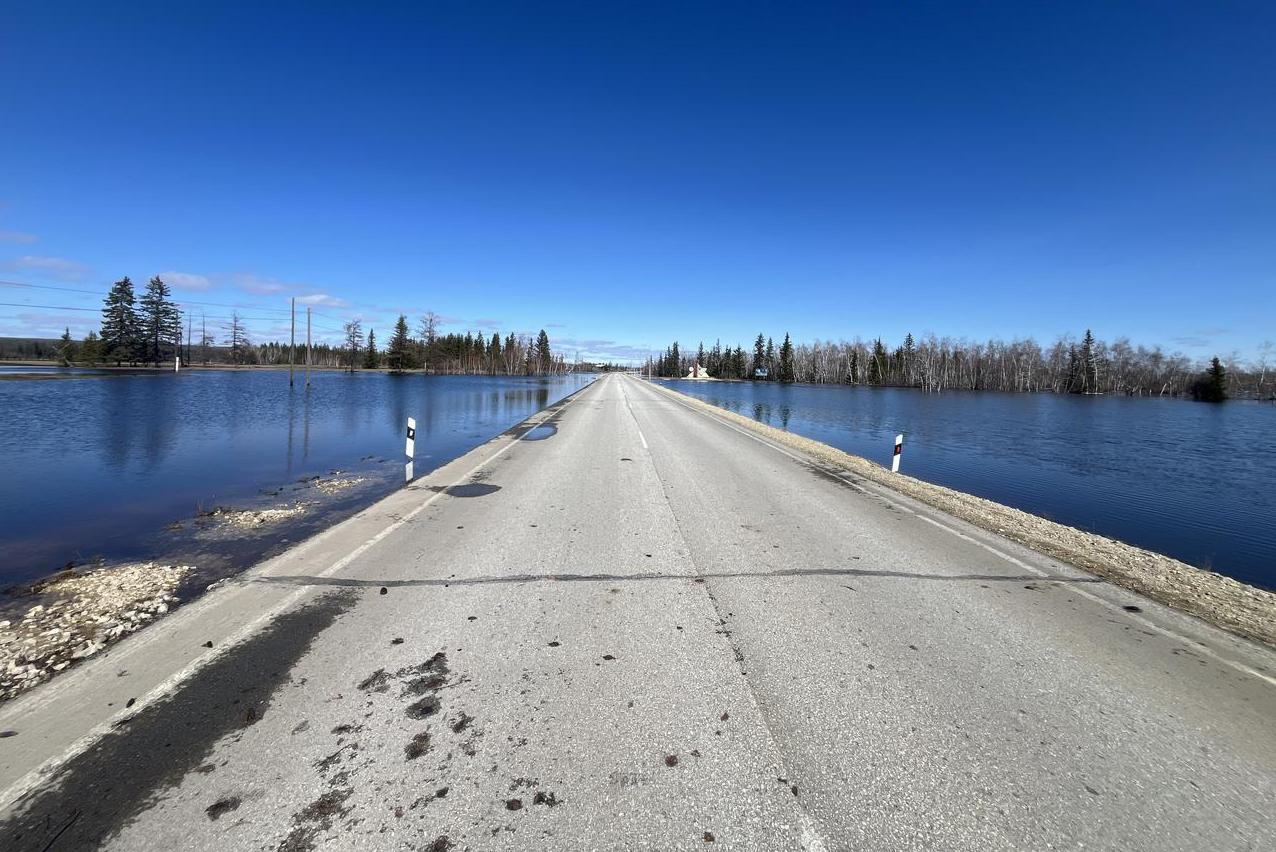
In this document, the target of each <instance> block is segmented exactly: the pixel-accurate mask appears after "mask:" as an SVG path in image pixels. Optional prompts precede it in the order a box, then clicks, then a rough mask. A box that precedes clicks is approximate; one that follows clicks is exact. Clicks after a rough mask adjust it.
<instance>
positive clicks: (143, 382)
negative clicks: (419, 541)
mask: <svg viewBox="0 0 1276 852" xmlns="http://www.w3.org/2000/svg"><path fill="white" fill-rule="evenodd" d="M54 378H56V379H58V380H57V381H51V380H50V379H54ZM593 378H594V377H593V376H589V375H568V376H555V377H488V376H422V375H405V376H391V375H386V374H384V373H375V372H366V373H365V372H358V373H354V374H353V375H352V374H348V373H340V372H331V371H322V372H321V371H316V372H315V373H314V374H313V376H312V384H311V386H310V388H309V389H307V388H306V387H304V379H303V376H302V374H301V373H300V372H298V374H297V385H296V386H295V387H293V388H289V386H288V373H287V371H280V370H191V371H183V372H182V373H177V374H175V373H173V372H171V371H163V370H147V371H111V370H59V369H57V368H48V367H44V368H31V367H0V379H3V381H0V583H3V582H14V581H25V580H31V579H34V578H37V577H41V576H44V575H47V574H50V573H52V572H54V571H56V570H58V569H60V568H62V567H64V566H66V565H67V564H68V563H75V564H84V563H86V562H88V561H90V560H93V559H95V558H99V557H100V558H103V559H105V560H107V561H110V562H115V561H122V560H132V559H149V558H154V557H157V556H159V557H165V558H173V559H191V560H195V559H200V560H201V561H209V560H211V561H214V562H217V563H218V566H217V567H218V570H217V571H216V572H214V573H221V574H225V573H230V572H231V571H232V570H233V569H235V568H242V567H243V565H244V564H247V563H250V562H252V561H255V560H256V559H257V558H260V557H262V556H264V555H268V553H270V552H275V551H277V550H278V549H281V546H282V545H286V544H287V542H288V540H289V538H291V539H292V540H294V541H295V540H298V539H300V538H302V537H304V536H305V535H308V534H310V533H313V532H315V531H317V530H318V529H322V528H323V527H324V526H326V525H328V524H330V523H332V522H333V521H334V520H336V518H337V517H340V516H343V515H349V514H351V513H352V512H354V511H356V510H357V509H359V508H361V507H362V506H365V505H368V504H369V503H371V502H372V501H374V500H375V499H378V498H380V497H382V496H384V495H385V494H388V493H389V492H390V491H391V490H393V489H394V488H397V487H399V486H400V485H401V484H402V480H403V462H404V461H405V458H404V437H405V427H406V422H407V418H408V417H414V418H416V422H417V435H416V456H415V471H414V472H415V474H416V475H417V476H421V475H422V474H425V473H428V472H429V471H431V470H433V469H435V468H437V467H439V466H441V465H442V464H445V463H446V462H448V461H450V460H452V459H454V458H456V457H458V456H460V455H463V454H464V453H465V452H467V451H469V450H470V449H472V448H474V447H476V446H478V445H479V444H481V443H483V442H484V441H486V440H488V439H489V438H491V437H493V436H495V435H497V434H499V433H501V432H503V431H504V430H506V429H508V428H509V427H511V426H513V425H514V424H516V423H518V422H519V421H521V420H523V419H524V418H526V417H528V416H529V415H531V414H533V413H535V412H536V411H539V410H540V409H542V408H544V407H546V406H548V405H552V404H553V403H555V402H557V401H558V400H560V399H562V398H563V397H565V396H567V395H568V394H570V393H572V392H573V391H575V390H577V389H579V388H581V387H583V386H584V385H586V384H588V383H589V382H590V381H592V379H593ZM334 471H336V472H337V473H334ZM317 476H318V477H323V478H325V479H333V478H337V479H347V480H351V479H361V480H362V482H361V483H359V485H358V486H357V487H353V488H351V489H350V490H349V491H347V492H342V493H340V494H338V495H336V496H328V495H324V494H322V493H320V492H319V491H317V490H316V489H315V488H314V487H313V486H312V484H311V483H313V479H312V478H313V477H317ZM298 502H302V503H308V504H310V505H311V506H312V507H313V508H311V509H309V510H308V511H307V512H306V514H305V518H304V519H303V520H302V521H300V522H297V523H291V524H288V525H287V527H286V529H281V528H280V527H278V526H271V527H268V528H263V529H261V530H258V531H256V533H255V535H249V536H247V537H246V538H247V540H246V541H234V542H232V541H210V537H209V531H208V530H203V529H198V528H197V526H198V524H197V523H195V522H194V521H193V520H192V519H194V518H195V516H196V515H197V513H199V512H201V511H205V512H206V511H208V510H211V509H213V508H215V507H219V506H226V507H232V508H236V509H238V508H254V509H260V508H269V507H272V506H281V505H295V504H296V503H298ZM241 538H242V537H241ZM210 554H212V555H210ZM232 563H233V564H232Z"/></svg>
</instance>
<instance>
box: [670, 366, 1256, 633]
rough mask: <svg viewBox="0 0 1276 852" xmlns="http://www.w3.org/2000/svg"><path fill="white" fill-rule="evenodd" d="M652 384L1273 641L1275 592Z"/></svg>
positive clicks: (855, 472)
mask: <svg viewBox="0 0 1276 852" xmlns="http://www.w3.org/2000/svg"><path fill="white" fill-rule="evenodd" d="M651 386H652V387H653V388H655V389H656V390H658V391H660V392H661V393H664V394H667V395H669V396H672V397H674V398H676V399H678V400H679V401H681V402H683V403H685V404H687V405H689V406H692V407H693V408H696V409H699V410H701V411H704V412H706V413H709V414H712V415H713V416H715V417H718V418H720V419H722V420H725V421H728V422H730V423H732V424H735V425H737V426H740V427H743V428H745V429H748V430H750V431H751V432H755V433H757V434H759V435H762V436H763V437H765V438H767V439H769V440H771V441H774V442H775V443H777V444H780V445H781V446H784V447H786V448H788V449H792V450H796V451H798V452H800V453H803V454H805V455H807V456H809V457H810V458H812V459H814V460H816V461H818V462H820V463H822V464H825V465H829V466H831V467H833V468H836V469H837V470H840V471H843V472H845V473H847V474H849V475H850V476H851V477H854V478H858V479H861V480H867V481H869V482H873V483H876V484H878V485H882V486H885V487H887V488H889V489H891V490H893V491H896V492H898V493H900V494H903V495H905V496H907V497H911V498H912V499H914V500H918V501H920V502H922V503H925V504H926V505H928V506H931V507H933V508H935V509H939V510H940V511H942V512H946V513H948V514H950V515H953V516H954V517H957V518H960V519H962V520H964V521H966V522H968V523H971V524H974V525H975V526H977V527H979V528H981V529H984V530H987V531H989V532H992V533H996V534H997V535H1000V536H1003V537H1005V538H1008V539H1010V540H1011V541H1015V542H1018V543H1019V544H1022V545H1024V546H1026V547H1029V548H1031V549H1033V550H1035V551H1037V552H1038V553H1043V554H1045V555H1047V556H1050V557H1052V558H1054V559H1058V560H1059V561H1061V562H1066V563H1068V564H1069V565H1074V566H1076V567H1077V568H1080V569H1082V570H1084V571H1088V572H1090V573H1091V574H1094V575H1096V576H1099V577H1102V578H1103V579H1105V580H1107V581H1109V582H1111V583H1114V584H1116V585H1118V586H1121V587H1123V588H1126V589H1129V590H1130V591H1133V592H1137V593H1139V594H1141V595H1144V596H1146V597H1149V598H1151V599H1152V600H1155V601H1157V602H1159V603H1162V604H1165V605H1167V606H1171V607H1174V608H1175V609H1177V610H1179V611H1181V612H1185V613H1188V614H1189V615H1192V616H1195V617H1197V618H1200V619H1202V620H1203V621H1206V622H1208V623H1210V624H1213V625H1215V626H1217V627H1221V628H1223V629H1224V630H1228V631H1230V632H1232V633H1235V634H1236V635H1238V636H1241V637H1244V638H1246V639H1250V640H1254V641H1258V642H1262V643H1264V644H1266V645H1269V646H1272V647H1276V594H1273V593H1272V592H1268V591H1265V590H1263V589H1259V588H1255V587H1254V586H1250V585H1247V584H1245V583H1241V582H1239V581H1237V580H1233V579H1232V578H1230V577H1225V576H1223V575H1221V574H1215V573H1213V572H1211V571H1206V570H1204V569H1201V568H1195V567H1193V566H1191V565H1188V564H1187V563H1185V562H1180V561H1178V560H1177V559H1173V558H1171V557H1169V556H1164V555H1162V554H1159V553H1154V552H1152V551H1150V550H1144V549H1143V548H1139V547H1134V546H1133V545H1129V544H1126V543H1124V542H1121V541H1117V540H1116V539H1111V538H1107V537H1105V536H1101V535H1097V534H1095V533H1091V532H1086V531H1084V530H1079V529H1076V528H1075V527H1069V526H1066V525H1064V524H1060V523H1056V522H1054V521H1049V520H1046V519H1045V518H1041V517H1038V516H1036V515H1033V514H1030V513H1028V512H1024V511H1021V510H1019V509H1014V508H1011V507H1010V506H1004V505H1002V504H1000V503H995V502H993V501H991V500H985V499H984V498H982V497H976V496H974V495H973V494H966V493H964V492H961V491H956V490H953V489H951V488H945V487H944V486H942V485H934V484H932V483H929V482H924V481H922V480H920V479H915V478H913V477H911V476H907V475H905V474H897V473H891V472H890V471H889V470H887V469H886V468H884V467H882V466H880V465H878V464H876V463H874V462H871V461H869V460H868V459H865V458H862V457H860V456H855V455H851V454H850V453H846V452H843V451H842V450H839V449H836V448H834V447H831V446H829V445H828V444H824V443H821V442H819V441H815V440H812V439H810V438H804V437H802V436H801V435H795V434H794V433H792V432H786V431H784V430H782V429H777V428H775V427H774V426H768V425H766V424H763V423H758V422H757V421H755V420H751V419H749V418H748V417H744V416H742V415H739V414H736V413H734V412H731V411H727V410H726V409H723V408H719V407H717V406H715V405H710V404H709V403H707V402H704V401H702V400H699V399H696V398H694V397H690V396H687V395H686V394H682V393H678V392H677V391H674V390H672V389H670V388H667V387H664V386H662V385H660V384H656V383H652V384H651Z"/></svg>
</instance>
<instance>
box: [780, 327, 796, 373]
mask: <svg viewBox="0 0 1276 852" xmlns="http://www.w3.org/2000/svg"><path fill="white" fill-rule="evenodd" d="M794 380H795V374H794V370H793V343H792V342H791V341H790V340H789V333H788V332H787V331H786V332H785V333H784V342H783V343H782V344H780V381H782V382H793V381H794Z"/></svg>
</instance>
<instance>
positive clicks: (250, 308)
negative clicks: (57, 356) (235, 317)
mask: <svg viewBox="0 0 1276 852" xmlns="http://www.w3.org/2000/svg"><path fill="white" fill-rule="evenodd" d="M0 286H4V287H27V288H30V289H33V290H57V291H58V292H60V293H84V294H85V295H89V296H102V293H101V291H98V290H83V289H81V288H79V287H55V286H53V285H52V284H26V283H24V282H22V281H0ZM173 301H174V302H176V303H177V304H179V305H207V306H208V307H213V308H238V309H240V310H246V311H271V312H277V313H281V314H286V313H288V310H287V309H286V308H267V307H264V306H262V305H236V304H231V303H228V302H201V301H196V300H194V299H174V300H173Z"/></svg>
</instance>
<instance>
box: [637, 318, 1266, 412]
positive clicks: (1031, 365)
mask: <svg viewBox="0 0 1276 852" xmlns="http://www.w3.org/2000/svg"><path fill="white" fill-rule="evenodd" d="M1271 348H1272V347H1271V345H1270V344H1265V345H1264V346H1263V348H1262V349H1261V350H1260V354H1259V357H1258V358H1257V359H1255V360H1254V362H1252V363H1248V364H1246V363H1243V362H1241V361H1239V360H1238V359H1236V358H1229V359H1226V360H1220V359H1217V358H1215V359H1213V360H1212V361H1211V363H1210V364H1209V365H1202V364H1199V363H1193V362H1192V361H1191V360H1190V359H1189V358H1187V357H1186V356H1185V355H1182V354H1180V353H1174V354H1169V355H1167V354H1166V353H1164V352H1163V351H1162V350H1161V349H1160V348H1159V347H1153V348H1151V349H1149V348H1147V347H1144V346H1133V345H1131V343H1130V341H1129V340H1127V339H1125V338H1119V339H1118V340H1116V341H1114V342H1113V343H1110V344H1109V343H1105V342H1104V341H1101V340H1098V339H1096V338H1095V337H1094V335H1093V334H1091V333H1090V332H1089V331H1088V330H1087V331H1086V333H1085V335H1084V337H1083V338H1082V340H1081V342H1080V343H1078V342H1076V341H1075V340H1073V339H1071V338H1068V337H1061V338H1059V339H1058V340H1056V341H1055V342H1054V343H1053V344H1051V345H1050V346H1046V347H1043V346H1041V345H1039V344H1038V343H1037V342H1036V341H1034V340H1032V339H1030V338H1029V339H1023V340H1014V341H1010V342H1006V341H999V340H990V341H988V342H986V343H975V342H970V341H966V340H954V339H953V338H949V337H943V338H939V337H936V336H934V335H929V336H927V337H925V338H923V339H920V340H918V339H915V338H914V337H913V335H911V334H909V335H907V336H906V337H905V338H904V340H903V342H902V343H900V344H899V345H898V346H895V347H888V346H887V345H886V344H885V343H884V342H883V341H882V340H881V339H877V340H873V341H870V342H865V341H863V340H860V339H856V340H854V341H852V342H847V341H838V342H833V341H818V340H817V341H815V342H813V343H809V344H807V343H802V344H796V345H793V344H791V343H790V341H789V337H788V335H787V334H786V335H785V337H784V342H783V343H782V344H781V345H780V346H778V347H777V346H776V345H775V344H774V342H773V341H772V339H770V338H767V337H766V336H765V335H762V334H759V335H758V337H757V339H756V340H755V341H754V345H753V351H752V352H747V351H745V350H744V349H743V348H742V347H740V346H735V347H730V346H728V347H725V348H724V347H723V346H722V345H721V343H720V342H718V343H715V344H714V345H713V346H712V347H711V348H709V349H705V346H704V344H703V343H701V344H700V346H699V348H698V349H697V350H696V351H695V352H686V351H684V350H681V349H680V348H679V346H678V344H677V343H674V344H673V345H672V346H670V347H669V348H668V349H666V350H665V352H664V354H663V356H661V357H659V358H654V359H650V360H648V362H647V364H646V367H645V369H646V371H648V372H649V373H652V374H654V375H657V376H666V377H675V376H676V377H681V376H685V375H687V374H688V373H689V372H690V371H691V369H692V368H693V365H694V364H696V363H699V364H700V367H701V369H703V370H704V372H706V373H707V374H708V375H709V376H711V377H713V378H717V379H751V380H754V381H782V382H811V383H816V384H830V383H842V384H853V385H872V386H880V387H912V388H920V389H922V390H926V391H934V392H938V391H944V390H993V391H1013V392H1024V393H1042V392H1048V393H1080V394H1120V395H1130V396H1194V397H1196V398H1199V399H1211V400H1216V399H1220V398H1227V397H1242V398H1251V399H1270V398H1273V394H1274V393H1276V385H1274V384H1273V381H1272V378H1271V376H1270V375H1269V373H1270V371H1269V365H1268V361H1269V358H1270V354H1271Z"/></svg>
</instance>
